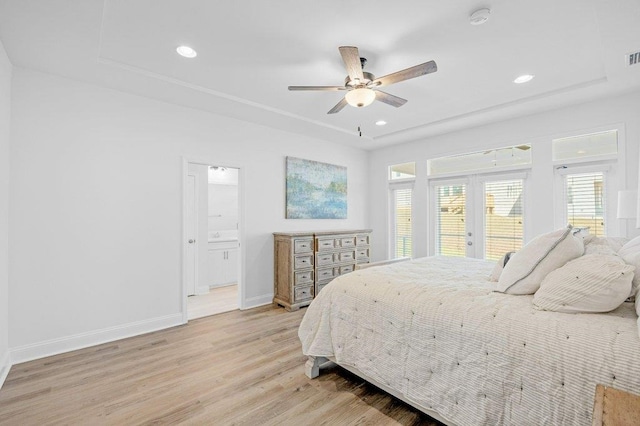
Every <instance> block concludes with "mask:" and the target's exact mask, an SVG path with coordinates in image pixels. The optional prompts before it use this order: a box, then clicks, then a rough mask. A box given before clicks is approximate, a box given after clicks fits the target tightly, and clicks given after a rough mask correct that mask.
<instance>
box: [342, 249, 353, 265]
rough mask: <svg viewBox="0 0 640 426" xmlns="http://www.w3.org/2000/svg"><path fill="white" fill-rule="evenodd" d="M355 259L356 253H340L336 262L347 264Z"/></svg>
mask: <svg viewBox="0 0 640 426" xmlns="http://www.w3.org/2000/svg"><path fill="white" fill-rule="evenodd" d="M355 259H356V252H354V251H342V252H340V253H338V262H340V263H342V262H349V261H352V260H355Z"/></svg>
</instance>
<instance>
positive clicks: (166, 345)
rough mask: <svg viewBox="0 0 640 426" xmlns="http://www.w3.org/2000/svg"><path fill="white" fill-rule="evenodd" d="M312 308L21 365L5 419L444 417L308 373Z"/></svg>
mask: <svg viewBox="0 0 640 426" xmlns="http://www.w3.org/2000/svg"><path fill="white" fill-rule="evenodd" d="M305 311H306V310H305V309H301V310H300V311H297V312H286V311H285V310H284V309H282V308H275V307H273V306H265V307H260V308H256V309H251V310H248V311H233V312H227V313H224V314H218V315H214V316H211V317H206V318H201V319H198V320H194V321H190V322H189V324H187V325H184V326H180V327H174V328H171V329H168V330H163V331H158V332H155V333H150V334H146V335H144V336H138V337H132V338H129V339H124V340H119V341H117V342H112V343H107V344H104V345H100V346H94V347H91V348H87V349H82V350H78V351H74V352H69V353H66V354H61V355H57V356H53V357H49V358H44V359H41V360H36V361H31V362H27V363H24V364H19V365H15V366H13V367H12V368H11V371H10V372H9V376H8V377H7V380H6V382H5V384H4V386H3V388H2V389H0V424H1V425H43V424H82V425H102V424H108V425H130V424H207V425H431V426H435V425H439V423H437V422H436V421H434V420H432V419H431V418H430V417H428V416H426V415H424V414H422V413H420V412H419V411H417V410H415V409H414V408H412V407H410V406H409V405H407V404H405V403H403V402H402V401H399V400H397V399H395V398H393V397H391V396H389V395H388V394H386V393H384V392H382V391H380V390H378V389H377V388H376V387H374V386H372V385H370V384H368V383H366V382H365V381H363V380H362V379H360V378H358V377H356V376H354V375H352V374H351V373H349V372H347V371H345V370H343V369H341V368H338V367H334V368H331V369H328V370H324V371H322V372H321V375H320V377H318V378H316V379H314V380H310V379H308V378H307V377H306V376H305V375H304V363H305V361H306V357H305V356H303V355H302V352H301V348H300V342H299V340H298V335H297V329H298V325H299V323H300V320H301V319H302V316H303V315H304V312H305Z"/></svg>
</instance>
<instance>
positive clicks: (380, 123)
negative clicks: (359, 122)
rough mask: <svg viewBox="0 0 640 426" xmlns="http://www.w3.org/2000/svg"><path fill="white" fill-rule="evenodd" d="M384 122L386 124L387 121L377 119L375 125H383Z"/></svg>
mask: <svg viewBox="0 0 640 426" xmlns="http://www.w3.org/2000/svg"><path fill="white" fill-rule="evenodd" d="M385 124H387V122H386V121H384V120H378V121H376V126H384V125H385Z"/></svg>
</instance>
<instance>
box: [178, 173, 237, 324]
mask: <svg viewBox="0 0 640 426" xmlns="http://www.w3.org/2000/svg"><path fill="white" fill-rule="evenodd" d="M186 169H187V170H186V176H185V197H184V201H185V202H184V222H185V224H184V225H185V226H184V228H185V232H184V269H185V271H184V272H185V273H184V275H183V276H184V280H185V285H184V287H185V291H184V293H185V297H186V305H183V306H184V308H185V309H186V313H187V315H186V319H187V320H191V319H195V318H201V317H205V316H209V315H215V314H218V313H222V312H228V311H231V310H235V309H238V308H239V299H240V291H239V286H240V285H241V284H240V283H241V281H242V280H241V274H240V270H241V268H240V258H241V257H240V239H239V232H238V231H239V229H240V216H241V215H240V197H239V193H240V182H239V169H238V168H234V167H227V166H214V165H209V164H202V163H196V162H188V163H187V167H186Z"/></svg>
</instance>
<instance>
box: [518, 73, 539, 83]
mask: <svg viewBox="0 0 640 426" xmlns="http://www.w3.org/2000/svg"><path fill="white" fill-rule="evenodd" d="M533 77H535V76H534V75H531V74H523V75H521V76H520V77H518V78H516V79H515V80H513V82H514V83H516V84H522V83H526V82H528V81H531V80H533Z"/></svg>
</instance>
